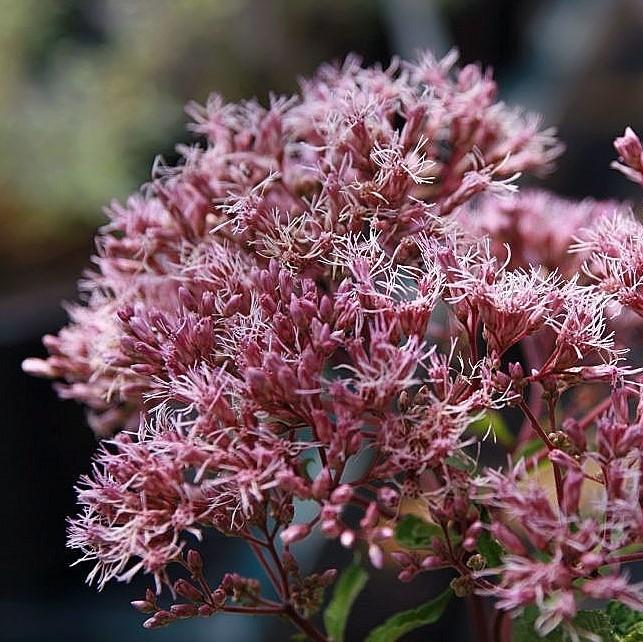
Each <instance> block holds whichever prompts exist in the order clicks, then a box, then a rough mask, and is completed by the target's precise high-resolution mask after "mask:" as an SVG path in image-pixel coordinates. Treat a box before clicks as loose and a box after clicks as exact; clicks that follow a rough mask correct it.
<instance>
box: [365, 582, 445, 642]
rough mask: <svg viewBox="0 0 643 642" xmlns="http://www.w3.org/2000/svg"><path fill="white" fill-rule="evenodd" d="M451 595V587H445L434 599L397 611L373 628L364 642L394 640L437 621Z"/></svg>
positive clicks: (390, 641)
mask: <svg viewBox="0 0 643 642" xmlns="http://www.w3.org/2000/svg"><path fill="white" fill-rule="evenodd" d="M451 595H452V592H451V589H447V590H446V591H444V593H441V594H440V595H438V597H436V598H435V599H434V600H431V601H430V602H427V603H426V604H422V606H418V607H417V608H414V609H411V610H409V611H403V612H402V613H397V614H396V615H394V616H392V617H390V618H389V619H388V620H386V622H384V624H382V625H380V626H378V627H377V628H376V629H373V630H372V631H371V632H370V634H369V635H368V637H367V638H366V642H395V641H396V640H399V639H400V638H401V637H402V636H403V635H404V634H406V633H408V632H409V631H414V630H415V629H419V628H420V627H421V626H425V625H426V624H433V622H437V621H438V620H439V619H440V616H441V615H442V613H444V609H445V608H446V606H447V604H448V603H449V600H450V599H451Z"/></svg>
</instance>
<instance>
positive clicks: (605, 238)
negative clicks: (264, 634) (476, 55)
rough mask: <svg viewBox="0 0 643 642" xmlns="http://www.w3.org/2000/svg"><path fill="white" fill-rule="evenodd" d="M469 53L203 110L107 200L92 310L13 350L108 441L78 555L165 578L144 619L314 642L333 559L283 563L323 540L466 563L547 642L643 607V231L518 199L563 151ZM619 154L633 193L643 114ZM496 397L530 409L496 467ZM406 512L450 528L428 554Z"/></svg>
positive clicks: (85, 498) (625, 222)
mask: <svg viewBox="0 0 643 642" xmlns="http://www.w3.org/2000/svg"><path fill="white" fill-rule="evenodd" d="M455 58H456V57H455V56H454V55H453V54H449V55H448V56H447V57H446V58H444V59H442V60H437V59H436V58H434V57H433V56H431V55H430V54H425V55H423V56H422V57H421V58H420V59H419V60H418V61H417V62H415V63H406V62H395V63H394V64H392V65H391V66H390V67H389V68H387V69H382V68H380V67H372V68H363V67H362V66H361V65H360V62H359V61H358V60H357V59H355V58H349V59H348V60H346V62H345V63H344V64H343V65H341V66H330V65H328V66H323V67H322V68H321V69H320V70H319V71H318V72H317V74H316V76H315V77H314V78H313V79H311V80H304V81H302V83H301V90H300V94H299V95H297V96H294V97H292V98H281V97H271V100H270V105H269V107H267V108H264V107H262V106H261V105H259V104H258V103H256V102H254V101H251V102H246V103H241V104H227V103H225V102H224V101H223V100H222V99H221V98H220V97H219V96H212V97H211V98H210V99H209V100H208V102H207V104H206V105H205V106H204V107H202V106H199V105H195V104H191V105H189V106H188V109H187V111H188V114H189V115H190V116H191V118H192V119H193V122H192V125H191V129H192V130H193V131H194V132H196V133H197V134H198V135H199V137H200V140H201V142H200V144H198V145H195V146H192V147H180V148H179V149H180V152H181V154H182V156H183V161H182V163H180V164H179V166H178V167H175V168H169V167H166V166H164V165H163V164H162V163H157V165H156V169H155V172H154V176H153V178H152V181H151V182H150V183H149V184H148V185H146V186H145V187H144V188H143V189H142V190H141V191H140V192H139V193H137V194H135V195H133V196H132V197H130V198H129V199H128V200H127V202H126V203H125V204H118V203H114V204H112V206H111V207H110V208H109V210H108V212H107V213H108V216H109V222H108V224H107V225H105V226H104V227H103V228H102V229H101V231H100V233H99V235H98V237H97V247H98V251H97V256H96V257H94V264H95V268H94V270H93V271H91V272H90V273H88V274H87V275H86V276H85V278H84V279H83V281H82V282H81V292H82V296H83V299H84V301H83V303H82V304H81V305H76V306H72V307H71V308H70V311H69V313H70V317H71V322H70V324H69V325H68V326H67V327H66V328H64V329H63V330H62V331H61V332H60V333H59V334H58V335H57V336H47V337H45V339H44V342H45V346H46V347H47V349H48V351H49V357H48V358H46V359H43V360H40V359H28V360H27V361H26V362H25V366H24V367H25V369H26V370H27V371H29V372H32V373H34V374H38V375H44V376H48V377H52V378H55V379H57V380H58V381H59V383H57V384H56V385H57V389H58V391H59V393H60V394H61V396H63V397H65V398H73V399H77V400H79V401H81V402H82V403H83V404H85V405H86V406H87V408H88V410H89V418H90V422H91V425H92V428H93V429H94V430H95V431H96V433H97V434H98V435H99V436H101V437H105V438H106V439H105V441H104V442H103V443H104V445H103V446H102V447H101V448H100V450H99V453H98V454H97V456H96V459H95V464H94V468H93V470H92V472H91V474H89V475H88V476H87V477H84V478H83V479H82V480H81V483H80V487H79V491H78V493H79V502H80V504H81V506H82V513H81V514H80V515H79V516H78V517H76V518H74V519H73V520H71V524H70V528H69V544H70V546H71V547H72V548H74V549H78V550H79V551H80V552H81V554H82V559H83V560H88V561H91V562H92V563H93V564H94V566H93V570H92V571H91V573H90V575H89V579H90V581H91V580H95V581H96V582H97V583H98V585H99V587H102V586H103V585H104V584H105V582H107V581H108V580H110V579H113V578H115V579H118V580H125V581H127V580H129V579H131V578H132V577H133V576H134V575H135V574H136V573H137V572H139V571H141V572H144V573H149V574H150V575H151V576H153V578H154V580H155V585H156V591H148V593H147V595H146V597H145V599H144V600H140V601H137V602H135V606H136V608H138V609H139V610H141V611H142V612H145V613H148V614H149V616H150V617H149V619H148V620H147V621H146V623H145V625H146V626H148V627H150V628H154V627H157V626H162V625H165V624H167V623H169V622H171V621H173V620H175V619H177V618H183V617H191V616H195V615H211V614H213V613H215V612H217V611H222V612H238V613H253V614H264V613H265V614H279V615H285V616H287V617H290V618H291V619H292V620H293V622H294V623H295V624H296V625H297V626H298V627H299V628H300V629H301V630H302V631H303V632H304V633H305V634H307V635H308V636H310V637H311V639H315V640H326V638H325V637H324V635H323V634H322V633H321V632H320V631H319V630H318V629H316V628H315V627H314V625H313V624H312V623H311V622H310V620H309V618H310V617H311V616H312V615H313V614H314V613H315V612H316V610H318V609H319V607H320V605H321V601H322V599H323V590H324V587H326V586H327V585H329V584H330V583H332V581H333V580H334V577H335V571H334V570H333V569H328V570H325V571H320V572H319V573H313V574H310V573H304V572H303V571H302V570H301V569H300V568H299V566H298V564H297V561H296V558H295V555H294V554H293V550H294V551H296V546H295V543H296V542H298V541H299V540H302V539H305V538H307V537H308V536H309V535H310V534H311V533H313V532H320V533H322V534H324V535H325V536H326V537H328V538H333V539H336V540H337V541H338V542H339V543H340V544H341V545H342V546H344V547H348V548H352V547H356V546H359V545H361V544H363V545H364V546H365V548H366V550H367V551H368V555H369V558H370V561H371V562H372V564H373V565H374V566H375V567H381V566H383V565H385V564H387V563H396V564H398V565H400V566H401V568H400V578H401V579H402V580H407V581H408V580H410V579H412V578H413V577H414V576H415V575H416V574H417V573H420V572H424V571H427V570H430V569H433V568H443V567H451V568H453V569H454V570H455V571H456V572H457V574H458V577H457V578H456V580H454V582H453V584H452V586H453V588H454V590H455V592H456V593H457V594H459V595H465V594H470V593H477V594H479V595H485V596H492V597H493V598H495V600H496V602H495V604H496V607H497V608H498V609H501V610H505V611H509V612H510V613H511V614H512V615H515V614H517V613H519V612H520V611H522V609H524V608H525V607H527V606H529V605H535V606H536V607H537V608H538V611H539V616H538V617H537V619H536V627H537V628H538V630H539V632H540V633H541V634H545V633H547V632H548V631H550V630H552V629H553V628H555V627H556V626H558V625H559V624H561V623H562V625H563V626H564V627H567V629H568V631H574V629H573V627H574V625H573V623H572V620H573V618H574V616H575V614H576V613H577V610H578V609H579V607H580V604H581V603H582V601H583V600H584V599H587V598H600V599H609V600H612V599H614V600H621V601H622V602H624V603H626V604H627V605H629V606H631V607H634V608H637V609H641V608H642V607H643V591H642V589H641V586H640V585H636V584H633V583H631V582H629V581H628V574H627V572H626V571H625V570H621V567H622V565H623V564H625V563H627V562H632V561H637V560H638V559H641V558H642V557H643V513H642V511H641V456H642V455H641V453H642V447H643V419H642V416H641V415H642V414H643V404H642V403H641V402H640V400H641V392H640V385H639V380H640V375H639V372H640V370H639V369H637V368H636V364H632V363H631V361H628V347H629V346H631V344H632V340H633V339H632V337H633V336H636V333H637V332H639V330H640V327H641V326H640V322H641V316H643V228H642V227H641V224H640V223H639V222H638V220H637V219H636V218H635V216H634V215H633V214H632V212H631V211H630V210H629V209H628V207H627V206H626V205H624V204H620V203H615V202H594V201H582V202H579V203H574V202H569V201H565V200H563V199H560V198H558V197H556V196H554V195H551V194H547V193H544V192H541V191H524V192H518V191H517V186H516V180H517V178H518V176H519V174H520V173H521V172H537V173H542V172H546V171H549V170H550V169H551V168H552V163H553V161H554V160H555V158H556V157H557V156H558V155H559V153H560V152H561V146H560V145H559V144H558V143H557V141H556V139H555V136H554V133H553V131H552V130H542V129H541V128H540V121H539V119H538V118H537V117H536V116H534V115H533V114H529V113H524V112H522V111H520V110H518V109H515V108H510V107H507V106H506V105H504V104H503V103H499V102H496V84H495V82H494V81H493V79H492V77H491V74H490V73H489V72H488V71H485V70H482V69H481V68H480V67H478V66H475V65H467V66H465V67H464V68H462V69H457V68H455V67H454V64H455ZM616 149H617V152H618V154H619V157H620V160H619V162H618V163H616V167H617V168H618V169H620V170H621V171H623V172H624V173H625V174H626V175H627V176H628V177H629V178H631V179H632V180H634V181H638V182H639V183H643V179H642V172H643V165H642V162H643V156H642V155H641V143H640V141H639V139H638V138H637V136H636V135H635V134H634V132H633V131H632V130H630V129H628V130H626V133H625V135H624V137H623V138H619V139H617V141H616ZM509 407H511V408H513V409H514V410H512V412H513V413H518V414H521V415H522V418H523V420H524V421H523V425H522V427H520V426H517V427H516V428H517V430H516V434H515V435H514V436H513V437H512V435H511V434H509V435H506V434H505V435H504V436H503V438H502V439H499V440H498V441H499V443H501V444H502V445H503V446H504V447H505V448H506V450H507V457H508V465H507V466H506V467H504V468H503V469H495V468H490V467H488V466H486V465H485V463H484V462H485V449H487V444H488V443H489V442H490V441H492V437H493V436H494V435H493V434H492V433H493V432H494V431H493V421H497V418H498V417H500V416H501V413H502V412H504V409H505V408H509ZM494 417H495V418H496V419H495V420H493V421H492V419H493V418H494ZM481 422H483V423H484V422H486V424H487V425H491V428H490V429H489V430H488V431H486V430H482V431H480V430H477V429H475V427H476V426H479V425H480V424H481ZM118 431H121V432H118ZM117 432H118V434H116V433H117ZM485 432H486V433H487V434H486V435H485ZM114 435H115V436H114ZM302 501H305V502H307V503H308V504H309V505H310V504H311V503H312V504H313V505H314V506H315V507H316V508H315V510H314V511H313V513H312V516H311V517H308V518H307V519H306V520H303V519H302V518H300V517H299V516H298V512H297V510H296V508H297V506H298V504H299V503H300V502H302ZM349 507H353V508H352V509H351V510H347V509H348V508H349ZM409 511H411V512H413V513H415V514H416V515H419V516H420V517H421V518H422V519H423V520H424V521H425V522H426V523H428V524H429V525H434V526H437V527H438V528H437V529H434V530H435V532H436V533H437V534H436V535H435V536H433V537H432V539H431V541H429V542H425V543H424V544H423V545H422V546H421V547H419V548H417V549H413V550H411V549H409V550H405V549H404V547H403V546H401V545H400V543H399V542H398V543H395V534H396V529H397V527H398V525H399V523H400V520H402V519H403V518H404V516H405V515H406V516H407V517H408V513H409ZM209 530H214V531H218V532H220V533H223V534H225V535H229V536H234V537H238V538H241V539H243V540H245V541H246V542H247V543H248V545H249V546H250V548H251V549H252V550H253V552H254V553H255V555H256V556H257V558H258V559H259V561H260V562H261V563H262V565H263V566H264V568H265V571H266V580H267V581H270V582H271V583H272V584H273V586H274V589H273V593H274V595H276V596H277V600H274V599H272V598H270V599H269V597H266V593H265V592H264V591H263V588H262V586H261V584H260V583H259V581H258V580H256V579H254V578H246V577H241V576H239V575H237V574H235V573H229V574H227V575H225V576H224V577H223V578H220V579H218V580H217V582H216V584H215V585H214V586H212V585H211V584H210V583H209V581H208V579H207V578H206V575H207V574H206V571H205V569H204V566H203V560H202V559H201V557H200V555H199V553H198V552H197V550H196V549H198V542H199V541H200V540H201V538H202V537H203V535H204V534H206V533H207V531H209ZM483 542H484V545H483ZM490 542H491V543H492V544H493V546H494V547H495V549H497V550H498V559H496V560H494V561H493V563H492V560H491V559H490V558H489V546H490ZM291 548H292V550H291ZM495 549H494V550H495ZM164 586H167V587H168V588H169V590H170V593H171V595H172V599H173V601H174V604H173V606H171V608H167V609H164V608H162V607H161V606H160V605H159V604H158V603H157V599H159V594H160V593H161V592H162V589H163V587H164Z"/></svg>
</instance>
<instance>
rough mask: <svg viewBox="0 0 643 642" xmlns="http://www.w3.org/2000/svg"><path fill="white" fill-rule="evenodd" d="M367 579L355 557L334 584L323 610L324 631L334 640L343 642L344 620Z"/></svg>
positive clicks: (345, 620) (346, 618)
mask: <svg viewBox="0 0 643 642" xmlns="http://www.w3.org/2000/svg"><path fill="white" fill-rule="evenodd" d="M367 580H368V573H367V572H366V571H365V570H364V569H363V568H362V567H361V566H360V564H359V560H358V559H357V558H356V559H355V560H354V561H353V563H352V564H351V565H350V566H349V567H348V568H347V569H346V570H345V571H344V572H343V573H342V575H341V577H340V578H339V580H337V583H336V584H335V589H334V590H333V597H332V598H331V600H330V603H329V604H328V606H327V607H326V610H325V611H324V625H325V626H326V632H327V633H328V635H329V636H330V637H331V638H332V639H333V640H334V641H335V642H344V631H345V630H346V622H347V620H348V615H349V614H350V612H351V608H352V607H353V603H354V602H355V600H356V599H357V596H358V595H359V594H360V592H361V591H362V589H363V588H364V586H365V584H366V582H367Z"/></svg>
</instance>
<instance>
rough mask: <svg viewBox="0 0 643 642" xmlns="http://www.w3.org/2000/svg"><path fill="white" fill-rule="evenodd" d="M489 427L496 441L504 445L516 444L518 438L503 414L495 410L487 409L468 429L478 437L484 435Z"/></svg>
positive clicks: (508, 446) (509, 446) (507, 446)
mask: <svg viewBox="0 0 643 642" xmlns="http://www.w3.org/2000/svg"><path fill="white" fill-rule="evenodd" d="M489 429H491V432H492V433H493V434H494V435H495V436H496V441H497V442H498V443H499V444H501V445H502V446H505V447H506V448H511V447H512V446H513V445H514V442H515V440H516V438H515V436H514V434H513V433H512V432H511V430H509V426H507V424H506V422H505V420H504V419H503V418H502V415H501V414H500V413H499V412H496V411H495V410H487V412H485V414H484V415H482V417H480V419H476V421H474V422H473V423H470V424H469V427H468V430H470V431H471V432H472V433H473V434H474V435H477V436H478V437H484V436H485V435H486V434H487V433H488V432H489Z"/></svg>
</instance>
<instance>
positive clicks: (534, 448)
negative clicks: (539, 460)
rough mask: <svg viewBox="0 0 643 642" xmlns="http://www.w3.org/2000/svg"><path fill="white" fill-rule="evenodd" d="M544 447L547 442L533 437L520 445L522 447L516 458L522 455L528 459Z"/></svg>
mask: <svg viewBox="0 0 643 642" xmlns="http://www.w3.org/2000/svg"><path fill="white" fill-rule="evenodd" d="M544 447H545V444H544V443H543V440H542V439H531V440H530V441H528V442H526V443H524V444H523V445H522V446H520V448H518V450H517V451H516V455H515V458H516V459H520V458H521V457H524V458H525V459H528V458H529V457H531V456H532V455H535V454H536V453H537V452H539V451H540V450H542V449H543V448H544Z"/></svg>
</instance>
